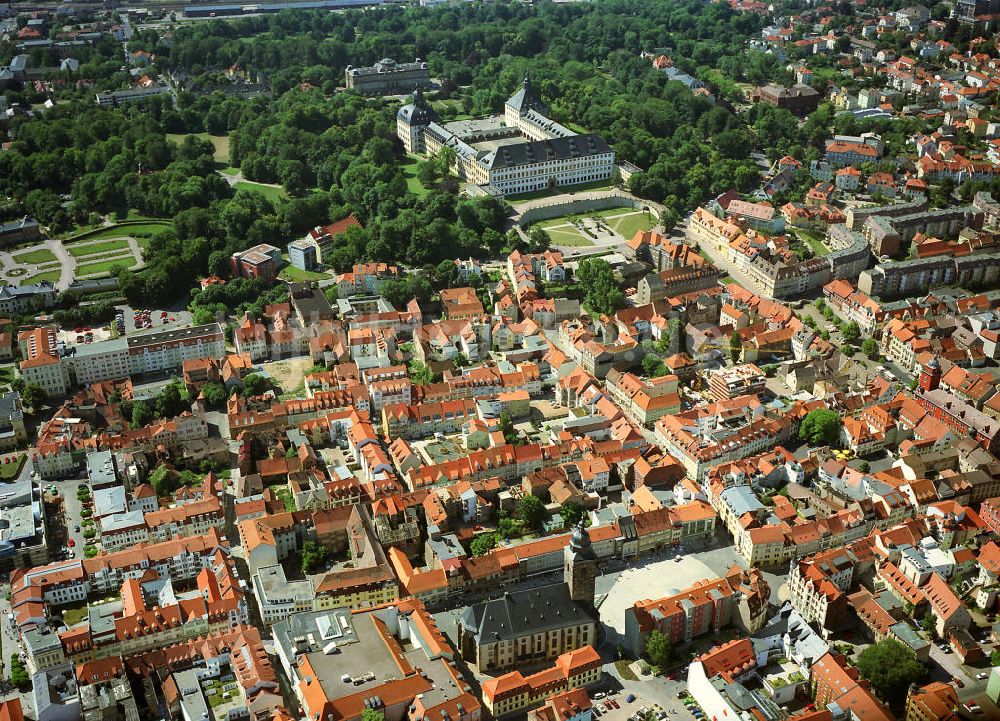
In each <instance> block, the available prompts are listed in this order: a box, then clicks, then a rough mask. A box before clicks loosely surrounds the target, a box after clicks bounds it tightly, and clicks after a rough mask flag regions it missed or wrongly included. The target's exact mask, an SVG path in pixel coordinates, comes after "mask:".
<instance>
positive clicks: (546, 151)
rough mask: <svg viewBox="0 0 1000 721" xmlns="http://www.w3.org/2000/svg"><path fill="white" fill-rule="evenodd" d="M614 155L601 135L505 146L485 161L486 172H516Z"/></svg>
mask: <svg viewBox="0 0 1000 721" xmlns="http://www.w3.org/2000/svg"><path fill="white" fill-rule="evenodd" d="M610 152H612V150H611V146H609V145H608V144H607V142H605V140H604V138H602V137H601V136H600V135H592V134H591V135H573V136H570V137H568V138H552V139H550V140H533V141H530V142H526V143H516V144H513V145H503V146H501V147H499V148H495V149H494V150H491V151H490V152H489V153H488V154H487V155H486V156H485V157H483V160H482V162H483V165H484V166H486V167H487V168H492V169H500V168H515V167H517V166H520V165H533V164H535V163H544V162H551V161H556V160H570V159H572V158H584V157H588V156H592V155H603V154H605V153H610Z"/></svg>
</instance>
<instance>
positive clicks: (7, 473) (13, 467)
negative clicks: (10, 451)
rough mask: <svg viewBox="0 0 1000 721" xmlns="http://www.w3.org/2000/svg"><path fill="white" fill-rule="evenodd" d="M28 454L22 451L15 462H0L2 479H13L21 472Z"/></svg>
mask: <svg viewBox="0 0 1000 721" xmlns="http://www.w3.org/2000/svg"><path fill="white" fill-rule="evenodd" d="M25 458H26V456H25V455H24V454H23V453H22V454H21V455H19V456H18V457H17V458H15V459H14V462H13V463H0V481H13V480H14V479H15V478H17V477H18V475H19V474H20V473H21V466H23V465H24V461H25Z"/></svg>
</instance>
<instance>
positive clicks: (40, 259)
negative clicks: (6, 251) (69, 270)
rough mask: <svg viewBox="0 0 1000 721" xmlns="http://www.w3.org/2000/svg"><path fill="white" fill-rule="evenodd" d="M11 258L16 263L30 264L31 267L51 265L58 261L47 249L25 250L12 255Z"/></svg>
mask: <svg viewBox="0 0 1000 721" xmlns="http://www.w3.org/2000/svg"><path fill="white" fill-rule="evenodd" d="M13 258H14V260H16V261H17V262H18V263H31V264H33V265H37V264H39V263H51V262H52V261H54V260H58V258H56V255H55V253H53V252H52V251H51V250H49V249H48V248H40V249H38V250H26V251H24V252H22V253H14V255H13Z"/></svg>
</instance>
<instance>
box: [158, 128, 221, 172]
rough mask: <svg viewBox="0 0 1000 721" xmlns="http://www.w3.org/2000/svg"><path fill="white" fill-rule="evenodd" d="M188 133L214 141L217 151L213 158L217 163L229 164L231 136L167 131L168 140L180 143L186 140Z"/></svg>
mask: <svg viewBox="0 0 1000 721" xmlns="http://www.w3.org/2000/svg"><path fill="white" fill-rule="evenodd" d="M188 135H194V136H195V137H198V138H203V139H204V140H208V141H209V142H211V143H212V145H213V146H214V148H215V153H213V155H212V160H214V161H215V162H216V163H221V164H223V165H228V164H229V136H228V135H209V134H208V133H167V140H170V141H172V142H174V143H177V144H178V145H180V144H181V143H183V142H184V138H186V137H187V136H188Z"/></svg>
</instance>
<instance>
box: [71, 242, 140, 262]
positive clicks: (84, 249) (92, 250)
mask: <svg viewBox="0 0 1000 721" xmlns="http://www.w3.org/2000/svg"><path fill="white" fill-rule="evenodd" d="M126 248H128V240H127V239H126V238H117V239H115V240H109V241H106V242H103V243H88V244H86V245H74V246H71V247H69V248H67V250H69V252H70V254H72V256H73V257H74V258H82V257H85V256H88V255H101V254H102V253H108V252H110V251H112V250H124V249H126Z"/></svg>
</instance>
